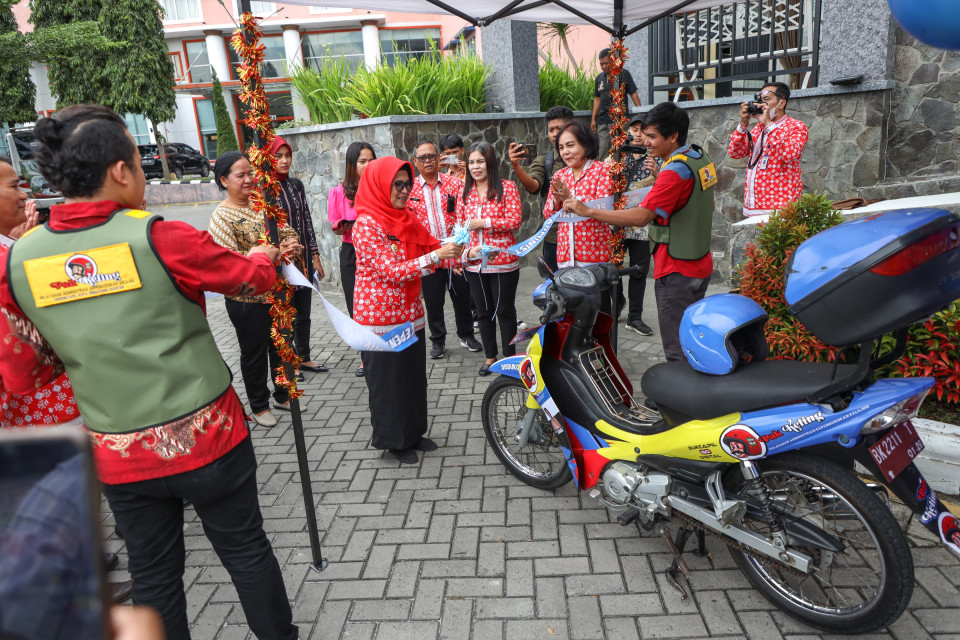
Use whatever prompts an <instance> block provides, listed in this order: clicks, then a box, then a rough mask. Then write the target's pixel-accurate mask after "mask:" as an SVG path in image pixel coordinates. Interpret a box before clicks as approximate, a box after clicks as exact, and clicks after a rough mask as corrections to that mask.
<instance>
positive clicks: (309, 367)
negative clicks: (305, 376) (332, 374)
mask: <svg viewBox="0 0 960 640" xmlns="http://www.w3.org/2000/svg"><path fill="white" fill-rule="evenodd" d="M300 368H301V369H303V370H304V371H312V372H313V373H326V372H327V371H330V369H328V368H327V367H325V366H323V365H322V364H318V365H316V366H312V365H309V364H303V363H302V362H301V363H300Z"/></svg>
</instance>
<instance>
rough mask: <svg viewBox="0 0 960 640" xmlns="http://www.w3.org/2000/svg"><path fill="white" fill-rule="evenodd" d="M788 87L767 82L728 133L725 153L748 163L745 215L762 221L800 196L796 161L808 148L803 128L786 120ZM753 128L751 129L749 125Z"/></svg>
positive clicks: (800, 187)
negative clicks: (751, 124)
mask: <svg viewBox="0 0 960 640" xmlns="http://www.w3.org/2000/svg"><path fill="white" fill-rule="evenodd" d="M789 101H790V87H788V86H787V85H786V84H784V83H782V82H768V83H767V84H765V85H764V86H763V88H762V89H761V90H760V92H759V93H758V94H756V96H754V101H753V102H744V103H743V104H742V105H740V113H739V117H740V122H739V123H738V124H737V128H736V129H735V130H734V131H733V133H731V134H730V146H729V148H728V150H727V154H728V155H729V156H730V157H731V158H734V159H740V158H747V180H746V184H745V185H744V193H743V215H745V216H747V217H750V216H762V215H767V214H769V213H772V212H773V211H776V210H777V209H779V208H780V207H782V206H783V205H785V204H787V203H788V202H792V201H794V200H796V199H797V198H799V197H800V194H801V193H802V192H803V180H802V178H801V175H800V157H801V155H803V148H804V147H805V146H806V144H807V125H805V124H804V123H803V122H801V121H800V120H797V119H796V118H791V117H790V116H788V115H787V113H786V110H787V103H788V102H789ZM751 119H756V120H757V124H756V125H754V127H753V129H749V127H750V120H751Z"/></svg>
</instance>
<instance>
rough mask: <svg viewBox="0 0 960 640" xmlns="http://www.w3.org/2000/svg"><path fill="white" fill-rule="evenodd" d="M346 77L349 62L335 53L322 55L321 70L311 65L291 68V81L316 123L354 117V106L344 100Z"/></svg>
mask: <svg viewBox="0 0 960 640" xmlns="http://www.w3.org/2000/svg"><path fill="white" fill-rule="evenodd" d="M349 78H350V65H349V64H347V62H346V61H345V60H344V59H343V58H340V57H334V56H324V57H323V58H321V60H320V71H317V70H316V69H314V68H313V67H297V68H295V69H292V70H291V71H290V83H291V84H292V85H293V86H294V87H295V88H296V89H297V92H298V93H299V94H300V98H301V99H302V100H303V103H304V105H306V107H307V111H308V112H309V113H310V120H311V121H312V122H313V123H315V124H325V123H328V122H342V121H344V120H349V119H350V118H351V117H352V116H353V108H352V107H351V106H350V105H349V104H348V103H347V102H346V97H347V85H348V84H349Z"/></svg>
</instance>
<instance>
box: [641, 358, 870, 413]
mask: <svg viewBox="0 0 960 640" xmlns="http://www.w3.org/2000/svg"><path fill="white" fill-rule="evenodd" d="M855 370H856V365H849V364H847V365H844V364H842V365H840V366H839V367H837V369H836V375H834V365H833V364H829V363H822V362H801V361H796V360H761V361H760V362H754V363H751V364H749V365H745V366H741V367H740V368H739V369H737V370H736V371H734V372H733V373H729V374H727V375H725V376H712V375H708V374H705V373H700V372H699V371H696V370H694V369H693V367H691V366H690V365H689V364H687V362H686V361H683V362H666V363H662V364H657V365H654V366H652V367H650V368H649V369H648V370H647V372H646V373H644V374H643V378H642V379H641V380H640V388H641V389H642V390H643V394H644V395H645V396H646V397H647V398H651V399H653V400H654V401H655V402H656V403H657V405H658V406H661V407H664V408H668V409H673V410H674V411H676V412H679V413H681V414H683V415H685V416H688V417H689V418H692V419H695V420H707V419H710V418H716V417H719V416H724V415H727V414H730V413H737V412H740V413H742V412H744V411H754V410H756V409H764V408H766V407H775V406H778V405H783V404H791V403H794V402H805V401H806V399H807V397H809V396H810V395H812V394H813V393H815V392H816V391H819V390H820V389H823V388H824V387H826V386H827V385H828V384H830V383H831V382H832V381H833V380H835V379H836V378H841V377H844V376H846V375H850V374H852V373H853V372H854V371H855Z"/></svg>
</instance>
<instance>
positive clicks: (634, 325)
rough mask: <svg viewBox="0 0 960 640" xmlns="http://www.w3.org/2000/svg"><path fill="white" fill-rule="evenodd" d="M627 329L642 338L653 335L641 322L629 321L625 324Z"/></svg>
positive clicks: (651, 330)
mask: <svg viewBox="0 0 960 640" xmlns="http://www.w3.org/2000/svg"><path fill="white" fill-rule="evenodd" d="M627 329H630V330H631V331H636V332H637V333H639V334H640V335H642V336H652V335H653V329H651V328H650V327H648V326H647V325H646V323H644V321H643V320H630V321H629V322H627Z"/></svg>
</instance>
